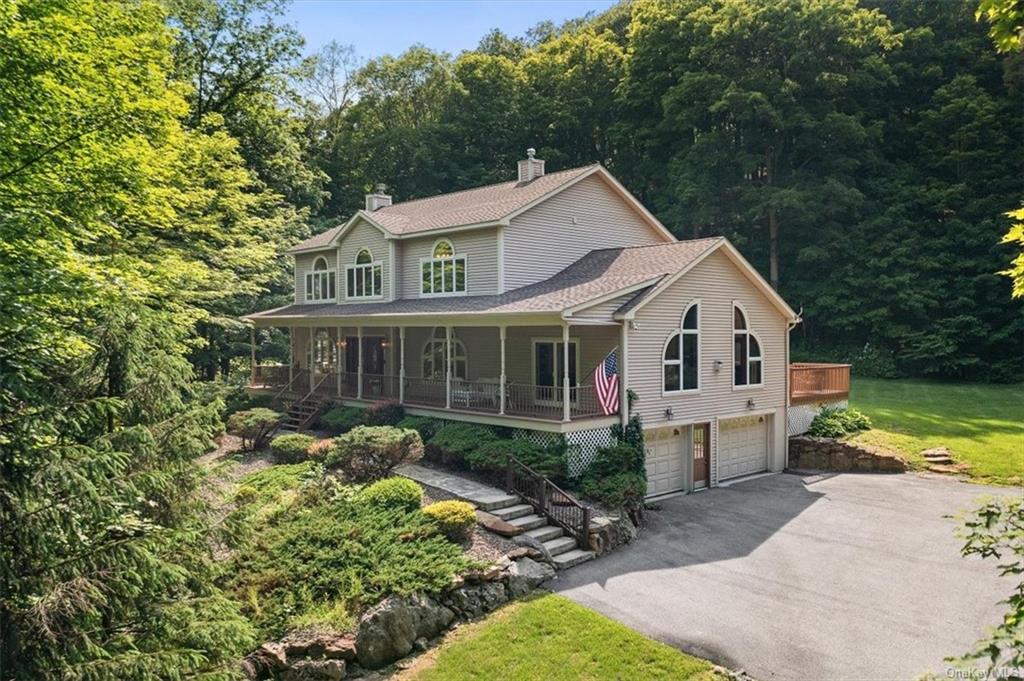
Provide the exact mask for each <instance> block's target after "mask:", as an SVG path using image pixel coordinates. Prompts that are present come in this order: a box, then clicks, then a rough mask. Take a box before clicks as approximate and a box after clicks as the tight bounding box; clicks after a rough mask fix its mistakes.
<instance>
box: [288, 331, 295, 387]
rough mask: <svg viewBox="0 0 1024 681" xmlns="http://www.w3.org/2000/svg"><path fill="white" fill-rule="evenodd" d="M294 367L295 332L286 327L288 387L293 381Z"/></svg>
mask: <svg viewBox="0 0 1024 681" xmlns="http://www.w3.org/2000/svg"><path fill="white" fill-rule="evenodd" d="M294 367H295V331H294V329H293V328H292V327H290V326H289V327H288V385H289V386H290V385H291V384H292V381H294V380H295V376H293V375H292V374H293V372H294V370H295V369H294Z"/></svg>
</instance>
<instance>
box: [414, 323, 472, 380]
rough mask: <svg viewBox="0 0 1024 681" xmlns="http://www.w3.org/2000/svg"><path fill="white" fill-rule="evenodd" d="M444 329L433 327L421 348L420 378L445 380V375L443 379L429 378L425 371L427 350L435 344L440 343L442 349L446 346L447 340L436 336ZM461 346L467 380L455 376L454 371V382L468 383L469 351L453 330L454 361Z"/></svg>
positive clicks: (442, 376) (442, 366)
mask: <svg viewBox="0 0 1024 681" xmlns="http://www.w3.org/2000/svg"><path fill="white" fill-rule="evenodd" d="M444 328H445V327H443V326H435V327H431V329H430V335H429V336H428V337H427V340H425V341H423V345H422V347H421V348H420V378H424V379H431V380H443V379H444V374H442V375H441V379H435V378H433V377H430V376H427V373H426V372H425V371H424V370H423V369H424V368H425V364H426V361H427V348H428V347H430V346H431V345H433V344H434V343H440V344H441V346H442V347H443V346H444V344H445V339H444V338H438V337H436V336H435V335H434V334H435V333H437V330H438V329H444ZM460 345H461V346H462V354H463V355H464V357H465V360H464V361H465V364H466V378H465V379H461V378H458V376H456V375H455V372H454V371H452V380H460V381H461V380H466V381H468V380H470V379H469V350H468V349H467V348H466V344H465V343H464V342H463V341H462V340H460V339H459V338H458V337H456V335H455V331H454V329H453V330H452V359H453V360H454V359H455V349H456V348H457V347H458V346H460ZM453 365H454V362H453ZM441 368H442V369H443V368H444V360H442V363H441Z"/></svg>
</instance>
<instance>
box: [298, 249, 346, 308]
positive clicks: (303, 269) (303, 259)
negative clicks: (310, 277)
mask: <svg viewBox="0 0 1024 681" xmlns="http://www.w3.org/2000/svg"><path fill="white" fill-rule="evenodd" d="M337 257H338V256H337V251H335V250H334V249H331V250H329V251H317V252H315V253H297V254H296V255H295V302H296V303H299V304H302V303H305V302H306V275H307V274H309V273H310V272H312V271H313V263H314V262H316V259H317V258H325V259H326V260H327V269H329V270H330V269H335V268H336V267H337ZM337 282H338V284H340V283H341V277H338V278H337ZM318 302H319V301H318Z"/></svg>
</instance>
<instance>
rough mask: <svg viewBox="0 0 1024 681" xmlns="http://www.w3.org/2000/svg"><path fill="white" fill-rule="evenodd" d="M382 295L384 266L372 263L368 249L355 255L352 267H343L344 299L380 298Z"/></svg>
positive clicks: (371, 255) (371, 256)
mask: <svg viewBox="0 0 1024 681" xmlns="http://www.w3.org/2000/svg"><path fill="white" fill-rule="evenodd" d="M383 295H384V266H383V265H382V264H381V263H380V262H379V261H378V262H374V260H373V253H371V252H370V249H368V248H363V249H361V250H360V251H359V252H358V253H356V262H355V264H354V265H348V266H346V267H345V297H346V298H380V297H381V296H383Z"/></svg>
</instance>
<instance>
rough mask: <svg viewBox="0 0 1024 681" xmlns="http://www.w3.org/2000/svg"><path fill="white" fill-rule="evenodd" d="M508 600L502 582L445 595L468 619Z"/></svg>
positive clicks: (446, 601)
mask: <svg viewBox="0 0 1024 681" xmlns="http://www.w3.org/2000/svg"><path fill="white" fill-rule="evenodd" d="M507 601H508V592H507V591H506V589H505V585H504V584H503V583H502V582H484V583H482V584H476V585H467V586H464V587H462V588H461V589H456V590H455V591H451V592H449V593H448V594H446V595H445V597H444V603H445V605H447V606H448V607H450V608H451V609H452V610H454V611H455V612H457V613H458V614H459V615H461V616H463V617H465V618H467V619H470V618H473V617H480V616H482V615H486V614H487V613H489V612H491V611H492V610H494V609H495V608H497V607H498V606H499V605H502V604H503V603H505V602H507ZM360 654H362V651H360Z"/></svg>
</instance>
